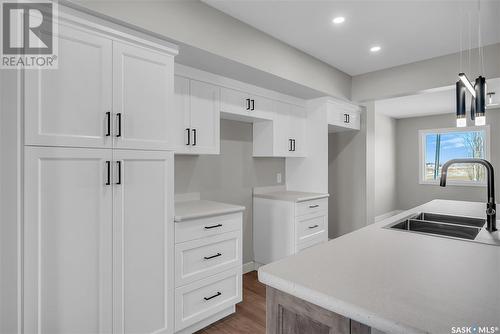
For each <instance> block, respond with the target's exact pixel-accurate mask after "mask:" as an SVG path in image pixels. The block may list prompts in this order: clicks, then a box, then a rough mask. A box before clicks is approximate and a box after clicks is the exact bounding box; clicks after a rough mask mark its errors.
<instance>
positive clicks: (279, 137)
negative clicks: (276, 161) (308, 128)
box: [253, 101, 307, 157]
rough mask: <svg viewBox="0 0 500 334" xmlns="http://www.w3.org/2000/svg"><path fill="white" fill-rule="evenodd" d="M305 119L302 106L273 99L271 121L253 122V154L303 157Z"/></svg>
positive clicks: (259, 155) (258, 155)
mask: <svg viewBox="0 0 500 334" xmlns="http://www.w3.org/2000/svg"><path fill="white" fill-rule="evenodd" d="M306 121H307V116H306V112H305V109H304V108H302V107H299V106H296V105H292V104H289V103H284V102H280V101H275V102H274V119H273V121H259V122H254V124H253V133H254V142H253V156H255V157H261V156H263V157H266V156H274V157H305V156H306V152H305V151H306V143H305V141H306V136H305V122H306Z"/></svg>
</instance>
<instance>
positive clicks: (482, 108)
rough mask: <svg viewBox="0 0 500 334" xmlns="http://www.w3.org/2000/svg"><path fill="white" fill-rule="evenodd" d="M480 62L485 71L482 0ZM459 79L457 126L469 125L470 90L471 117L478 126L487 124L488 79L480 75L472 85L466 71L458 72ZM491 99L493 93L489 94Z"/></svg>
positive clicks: (479, 38) (479, 43) (479, 32)
mask: <svg viewBox="0 0 500 334" xmlns="http://www.w3.org/2000/svg"><path fill="white" fill-rule="evenodd" d="M477 20H478V39H477V41H478V63H479V71H480V72H481V73H484V57H483V47H482V43H481V0H478V11H477ZM469 26H470V16H469ZM471 50H472V46H471V38H470V34H469V70H470V62H471ZM460 68H462V30H460ZM458 78H459V81H457V83H456V100H457V102H456V103H457V104H456V108H457V110H456V115H457V127H465V126H466V125H467V117H466V107H465V95H466V92H467V91H468V92H469V93H470V94H471V96H472V99H471V108H470V118H471V120H472V121H474V124H475V125H476V126H483V125H486V95H487V87H486V79H485V78H484V77H483V76H482V75H480V76H479V77H477V78H476V80H475V81H474V85H472V83H471V81H470V80H469V78H467V76H466V75H465V73H464V72H460V73H459V74H458ZM488 96H489V97H490V100H491V95H488Z"/></svg>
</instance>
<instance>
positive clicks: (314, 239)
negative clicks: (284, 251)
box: [297, 230, 328, 252]
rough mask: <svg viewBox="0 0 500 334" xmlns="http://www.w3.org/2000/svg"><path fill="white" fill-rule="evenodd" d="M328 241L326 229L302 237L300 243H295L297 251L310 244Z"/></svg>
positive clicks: (314, 244)
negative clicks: (307, 236)
mask: <svg viewBox="0 0 500 334" xmlns="http://www.w3.org/2000/svg"><path fill="white" fill-rule="evenodd" d="M326 241H328V233H327V231H326V230H323V231H322V232H320V233H318V234H315V235H312V236H310V237H309V238H307V239H304V240H303V241H301V242H300V243H298V244H297V252H300V251H303V250H304V249H307V248H309V247H312V246H316V245H318V244H320V243H322V242H326Z"/></svg>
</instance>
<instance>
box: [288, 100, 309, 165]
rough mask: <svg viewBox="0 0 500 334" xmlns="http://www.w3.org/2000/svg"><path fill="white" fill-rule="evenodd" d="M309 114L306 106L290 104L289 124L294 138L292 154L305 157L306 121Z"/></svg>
mask: <svg viewBox="0 0 500 334" xmlns="http://www.w3.org/2000/svg"><path fill="white" fill-rule="evenodd" d="M306 122H307V116H306V112H305V110H304V108H301V107H299V106H294V105H292V106H290V116H289V126H290V137H291V138H292V140H293V143H292V151H291V152H290V153H291V156H294V157H303V156H305V153H306V140H307V138H306V137H305V123H306Z"/></svg>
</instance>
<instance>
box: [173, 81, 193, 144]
mask: <svg viewBox="0 0 500 334" xmlns="http://www.w3.org/2000/svg"><path fill="white" fill-rule="evenodd" d="M174 86H175V105H174V112H173V114H172V118H171V120H170V121H171V122H172V131H171V134H172V142H173V143H174V147H175V153H180V154H182V153H189V152H190V151H191V120H190V115H191V113H190V97H189V79H187V78H184V77H180V76H175V81H174Z"/></svg>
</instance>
